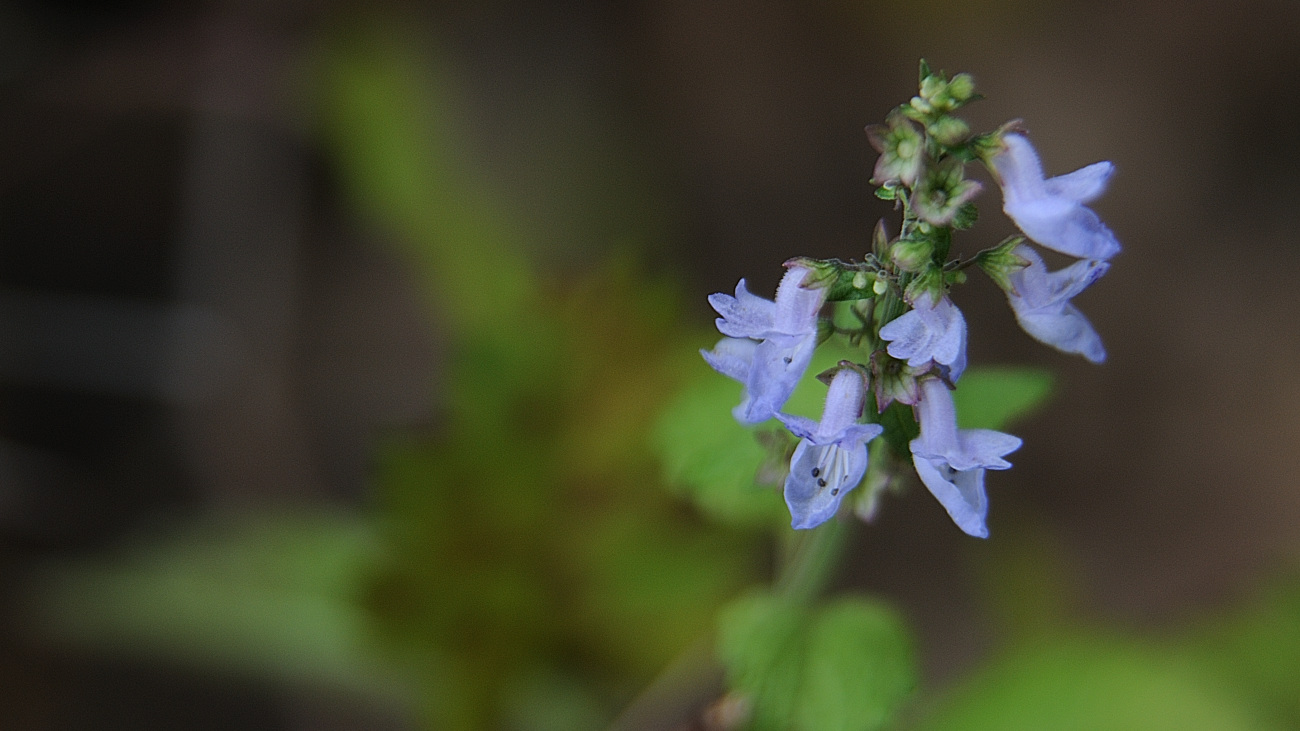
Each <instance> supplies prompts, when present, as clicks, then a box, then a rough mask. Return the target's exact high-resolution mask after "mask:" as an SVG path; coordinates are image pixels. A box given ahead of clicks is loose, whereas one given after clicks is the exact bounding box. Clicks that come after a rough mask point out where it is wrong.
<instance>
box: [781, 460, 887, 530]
mask: <svg viewBox="0 0 1300 731" xmlns="http://www.w3.org/2000/svg"><path fill="white" fill-rule="evenodd" d="M814 471H815V472H814ZM866 471H867V447H866V445H859V446H858V447H856V448H854V449H850V450H845V449H841V448H840V447H839V446H837V445H833V444H832V445H825V446H817V445H814V444H813V443H812V442H810V441H808V440H807V439H804V440H801V441H800V442H799V446H797V447H795V450H794V456H793V457H791V459H790V475H789V477H787V478H786V480H785V503H786V506H787V507H789V509H790V526H791V527H792V528H794V529H796V530H803V529H807V528H816V527H817V526H819V525H821V524H822V523H825V522H826V521H828V520H830V519H831V518H832V517H834V516H835V513H836V512H837V511H838V510H839V508H840V503H841V502H842V501H843V500H844V496H845V495H847V494H848V492H849V491H850V490H852V489H853V488H855V487H857V486H858V483H859V482H861V481H862V476H863V475H864V474H866Z"/></svg>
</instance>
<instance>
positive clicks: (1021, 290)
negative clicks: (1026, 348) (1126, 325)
mask: <svg viewBox="0 0 1300 731" xmlns="http://www.w3.org/2000/svg"><path fill="white" fill-rule="evenodd" d="M1015 253H1016V255H1017V256H1020V257H1022V258H1024V259H1025V260H1026V261H1028V262H1029V266H1027V267H1025V268H1024V269H1020V270H1018V271H1016V272H1013V273H1012V274H1011V275H1010V277H1009V280H1010V282H1011V286H1012V288H1013V289H1012V290H1010V291H1008V292H1007V299H1008V300H1009V301H1010V303H1011V309H1012V311H1014V312H1015V313H1016V320H1017V321H1019V322H1020V327H1022V328H1024V330H1025V332H1027V333H1029V334H1030V335H1031V336H1033V337H1034V339H1035V340H1038V341H1039V342H1042V343H1045V344H1047V345H1050V346H1052V347H1053V348H1056V349H1057V350H1060V351H1062V352H1065V353H1078V354H1080V355H1082V356H1083V357H1085V358H1087V359H1088V360H1090V361H1092V362H1093V363H1101V362H1103V361H1105V360H1106V346H1104V345H1102V342H1101V336H1100V335H1098V334H1097V331H1096V330H1094V329H1093V327H1092V323H1090V322H1088V318H1087V317H1084V315H1083V313H1082V312H1080V311H1079V308H1077V307H1075V306H1074V304H1073V303H1071V302H1070V299H1071V298H1072V297H1074V296H1075V295H1077V294H1079V293H1080V292H1082V291H1083V290H1085V289H1087V288H1088V286H1089V285H1090V284H1092V283H1093V282H1095V281H1097V279H1099V278H1100V277H1101V275H1103V274H1105V273H1106V270H1107V269H1109V268H1110V265H1109V264H1107V263H1106V262H1104V261H1098V260H1096V259H1080V260H1079V261H1076V262H1075V263H1073V264H1071V265H1070V266H1068V267H1065V268H1064V269H1060V270H1057V271H1054V272H1053V271H1048V269H1047V265H1046V264H1044V263H1043V258H1042V257H1040V256H1039V255H1038V252H1036V251H1034V250H1033V248H1031V247H1029V246H1026V245H1023V244H1022V245H1020V246H1017V247H1016V249H1015Z"/></svg>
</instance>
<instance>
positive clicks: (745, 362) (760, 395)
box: [700, 265, 826, 424]
mask: <svg viewBox="0 0 1300 731" xmlns="http://www.w3.org/2000/svg"><path fill="white" fill-rule="evenodd" d="M808 274H809V270H808V269H807V268H806V267H802V266H797V265H796V266H791V267H790V270H789V271H788V272H787V273H786V275H785V277H784V278H782V280H781V285H780V286H779V287H778V288H777V291H776V301H775V302H773V301H772V300H768V299H764V298H762V297H758V296H756V295H753V294H751V293H750V292H749V290H747V289H746V288H745V280H743V279H742V280H740V283H739V284H737V285H736V295H735V296H734V297H733V296H731V295H727V294H721V293H718V294H712V295H709V304H710V305H712V306H713V309H715V310H717V312H718V314H719V315H721V317H719V318H718V319H717V325H718V330H719V331H721V332H722V334H723V335H726V336H728V337H725V338H723V339H722V340H720V341H718V344H717V345H715V346H714V348H713V350H712V351H708V350H701V351H700V354H701V355H703V356H704V360H705V361H706V362H707V363H708V364H709V365H710V366H712V367H713V369H714V370H716V371H718V372H719V373H721V374H723V375H725V376H728V377H730V378H734V379H736V380H737V381H740V382H741V383H743V384H744V385H745V392H744V395H743V396H742V397H741V402H740V405H739V406H737V407H736V408H735V409H733V410H732V414H733V415H734V416H735V417H736V419H737V420H738V421H740V422H741V423H744V424H757V423H759V422H762V421H766V420H768V419H770V418H771V417H772V416H773V415H774V414H775V413H776V412H777V411H779V410H780V409H781V407H782V406H784V405H785V402H786V401H787V400H788V399H789V398H790V394H791V393H793V392H794V388H795V385H796V384H798V382H799V379H800V378H801V377H802V376H803V373H804V371H805V370H807V369H808V364H809V362H811V361H812V355H813V350H814V349H815V348H816V347H817V315H818V312H819V311H820V310H821V307H822V304H824V303H825V300H826V290H825V289H824V288H821V287H812V288H804V287H801V286H800V284H802V283H803V281H804V279H805V278H806V277H807V276H808Z"/></svg>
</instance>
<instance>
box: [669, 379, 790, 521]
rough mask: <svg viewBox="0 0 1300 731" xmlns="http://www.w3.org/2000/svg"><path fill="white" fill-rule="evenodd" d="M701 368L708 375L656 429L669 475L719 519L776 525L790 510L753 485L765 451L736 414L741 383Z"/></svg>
mask: <svg viewBox="0 0 1300 731" xmlns="http://www.w3.org/2000/svg"><path fill="white" fill-rule="evenodd" d="M700 366H701V367H702V369H703V373H702V374H701V375H700V376H699V377H696V378H695V379H694V380H692V381H691V382H690V383H688V384H687V386H686V387H685V388H684V389H682V391H681V392H680V393H678V394H677V396H676V398H674V399H673V400H672V401H671V402H670V403H669V404H668V406H667V408H665V409H664V412H663V414H662V415H661V416H660V417H659V422H658V424H657V426H656V428H655V431H654V435H653V439H654V446H655V448H656V450H657V451H658V452H659V454H660V457H661V459H662V462H663V469H664V476H665V478H666V480H667V482H668V484H669V485H672V486H674V487H676V488H679V489H681V490H682V491H684V492H685V493H686V494H688V495H689V496H690V497H691V499H693V500H694V501H695V502H696V504H698V505H699V507H700V509H702V510H703V511H704V512H705V513H706V514H708V515H709V516H711V517H713V518H715V519H717V520H722V521H724V522H728V523H735V524H740V525H774V524H776V523H777V522H778V521H779V520H781V519H782V516H783V515H784V510H785V506H784V504H783V503H782V502H781V499H780V496H779V495H778V494H777V493H776V491H775V490H773V489H770V488H763V487H759V486H758V485H755V484H754V474H755V471H756V470H757V469H758V466H759V464H760V463H761V462H762V460H763V449H762V447H760V446H759V443H758V442H757V441H756V440H755V439H754V433H753V431H751V430H750V429H746V428H745V427H743V426H741V425H740V424H738V423H737V422H736V420H735V419H734V418H732V416H731V409H732V407H734V406H735V405H736V404H737V403H738V402H739V400H740V398H739V394H738V391H737V384H736V382H735V381H732V380H731V379H729V378H726V377H724V376H721V375H719V374H717V373H714V372H713V371H711V370H709V369H708V367H707V366H705V365H704V363H703V361H701V363H700Z"/></svg>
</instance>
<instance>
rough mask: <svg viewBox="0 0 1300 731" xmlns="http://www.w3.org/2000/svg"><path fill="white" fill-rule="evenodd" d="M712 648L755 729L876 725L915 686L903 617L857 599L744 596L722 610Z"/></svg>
mask: <svg viewBox="0 0 1300 731" xmlns="http://www.w3.org/2000/svg"><path fill="white" fill-rule="evenodd" d="M718 653H719V656H720V658H721V660H722V662H723V664H724V666H725V667H726V668H727V674H728V675H727V676H728V681H729V683H730V685H731V687H732V689H733V690H735V691H737V692H739V693H741V694H742V695H744V696H745V697H746V698H748V699H749V700H750V702H751V703H752V704H753V705H752V711H753V728H754V729H758V730H760V731H767V730H769V729H770V730H773V731H776V730H780V731H785V730H786V729H795V730H797V731H871V730H872V729H879V728H883V727H884V726H885V725H886V724H887V723H888V722H889V721H890V720H891V719H892V718H893V716H894V714H895V712H896V711H897V709H898V707H899V706H900V705H901V703H902V702H903V700H904V699H905V698H906V697H907V695H908V694H909V693H910V692H911V690H912V688H913V687H914V686H915V684H916V665H915V660H914V657H913V652H912V647H911V642H910V640H909V639H908V636H907V633H906V631H905V629H904V627H903V624H902V621H901V620H900V619H899V617H898V615H897V614H896V613H895V612H893V611H892V610H890V609H889V608H888V607H885V606H883V605H881V604H879V603H877V602H874V601H872V600H869V599H866V598H862V597H850V598H844V599H840V600H837V601H835V602H833V603H831V604H829V605H826V606H823V607H820V608H808V607H805V606H802V605H799V604H796V603H793V602H790V601H788V600H786V599H783V598H781V597H775V596H771V595H765V594H757V595H751V596H748V597H744V598H742V599H740V600H738V601H736V602H734V603H733V604H732V605H731V606H729V607H728V608H727V609H726V610H725V611H724V612H723V614H722V616H721V629H720V633H719V642H718Z"/></svg>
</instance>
